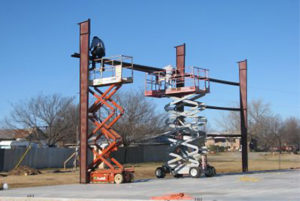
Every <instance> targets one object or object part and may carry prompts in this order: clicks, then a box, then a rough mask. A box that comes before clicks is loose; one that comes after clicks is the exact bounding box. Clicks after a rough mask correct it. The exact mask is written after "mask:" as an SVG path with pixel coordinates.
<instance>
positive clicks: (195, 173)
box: [189, 167, 201, 178]
mask: <svg viewBox="0 0 300 201" xmlns="http://www.w3.org/2000/svg"><path fill="white" fill-rule="evenodd" d="M189 174H190V176H191V177H193V178H199V177H200V176H201V170H200V168H198V167H192V168H190V172H189Z"/></svg>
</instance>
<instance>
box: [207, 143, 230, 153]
mask: <svg viewBox="0 0 300 201" xmlns="http://www.w3.org/2000/svg"><path fill="white" fill-rule="evenodd" d="M208 150H209V151H212V152H224V151H226V150H227V148H226V147H223V146H218V145H210V146H209V147H208Z"/></svg>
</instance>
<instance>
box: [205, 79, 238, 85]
mask: <svg viewBox="0 0 300 201" xmlns="http://www.w3.org/2000/svg"><path fill="white" fill-rule="evenodd" d="M208 80H209V81H210V82H215V83H219V84H228V85H234V86H240V83H238V82H231V81H227V80H219V79H215V78H208Z"/></svg>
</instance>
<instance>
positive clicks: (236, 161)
mask: <svg viewBox="0 0 300 201" xmlns="http://www.w3.org/2000/svg"><path fill="white" fill-rule="evenodd" d="M280 158H281V162H280V163H279V162H278V159H279V155H278V154H270V153H249V170H250V171H255V170H275V169H288V168H299V167H300V155H294V154H282V155H281V156H280ZM208 159H209V163H210V164H211V165H213V166H215V167H216V169H217V172H218V173H227V172H240V171H241V166H242V165H241V153H238V152H236V153H230V152H228V153H220V154H211V155H209V158H208ZM161 164H162V163H143V164H129V165H134V166H135V179H136V180H140V179H150V178H155V176H154V170H155V169H156V167H158V166H160V165H161ZM41 172H42V174H40V175H30V176H15V175H9V176H6V177H0V183H1V182H6V183H8V184H9V186H10V188H19V187H31V186H43V185H58V184H74V183H78V182H79V176H78V171H70V170H68V171H63V170H62V171H61V172H58V173H54V172H53V170H42V171H41ZM4 174H5V175H6V173H4Z"/></svg>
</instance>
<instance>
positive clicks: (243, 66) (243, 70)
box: [238, 60, 248, 172]
mask: <svg viewBox="0 0 300 201" xmlns="http://www.w3.org/2000/svg"><path fill="white" fill-rule="evenodd" d="M238 65H239V78H240V108H241V134H242V138H241V141H242V143H241V144H242V169H243V172H247V171H248V141H247V132H248V131H247V130H248V118H247V60H244V61H240V62H238Z"/></svg>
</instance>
